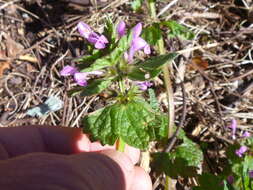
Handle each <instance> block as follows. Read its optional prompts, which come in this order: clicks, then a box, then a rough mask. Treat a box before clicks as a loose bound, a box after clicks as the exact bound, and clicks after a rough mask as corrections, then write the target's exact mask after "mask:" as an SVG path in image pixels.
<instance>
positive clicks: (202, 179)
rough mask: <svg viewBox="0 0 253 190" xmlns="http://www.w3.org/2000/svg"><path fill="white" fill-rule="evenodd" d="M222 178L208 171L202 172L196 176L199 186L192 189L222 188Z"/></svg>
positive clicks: (211, 189) (212, 189) (208, 189)
mask: <svg viewBox="0 0 253 190" xmlns="http://www.w3.org/2000/svg"><path fill="white" fill-rule="evenodd" d="M222 180H223V179H222V178H220V177H218V176H215V175H213V174H210V173H204V174H202V175H200V176H199V177H198V182H199V184H200V185H199V186H198V187H193V190H214V189H215V190H224V184H223V183H222Z"/></svg>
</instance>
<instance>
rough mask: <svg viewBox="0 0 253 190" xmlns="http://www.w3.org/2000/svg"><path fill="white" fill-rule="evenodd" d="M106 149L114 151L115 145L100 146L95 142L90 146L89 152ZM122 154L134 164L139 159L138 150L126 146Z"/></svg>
mask: <svg viewBox="0 0 253 190" xmlns="http://www.w3.org/2000/svg"><path fill="white" fill-rule="evenodd" d="M108 149H116V143H115V144H114V145H113V146H109V145H104V146H103V145H101V143H100V142H98V141H96V142H93V143H91V144H90V151H92V152H94V151H102V150H108ZM124 153H125V154H126V155H127V156H128V157H129V158H130V159H131V160H132V162H133V163H134V164H137V162H138V161H139V159H140V149H137V148H134V147H132V146H129V145H127V144H126V146H125V151H124Z"/></svg>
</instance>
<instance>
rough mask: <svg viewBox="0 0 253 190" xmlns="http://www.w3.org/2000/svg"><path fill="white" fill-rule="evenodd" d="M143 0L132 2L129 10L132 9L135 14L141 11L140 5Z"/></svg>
mask: <svg viewBox="0 0 253 190" xmlns="http://www.w3.org/2000/svg"><path fill="white" fill-rule="evenodd" d="M142 2H143V0H134V1H132V2H131V8H132V9H133V11H134V12H137V11H139V10H140V9H141V4H142Z"/></svg>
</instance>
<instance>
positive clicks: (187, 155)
mask: <svg viewBox="0 0 253 190" xmlns="http://www.w3.org/2000/svg"><path fill="white" fill-rule="evenodd" d="M178 138H179V139H181V140H183V143H182V144H180V145H179V146H177V147H176V149H175V151H174V152H172V153H171V155H172V157H174V158H182V159H185V160H186V161H187V164H188V165H189V166H195V167H198V166H199V165H200V164H201V163H202V161H203V153H202V151H201V150H200V148H199V147H198V145H197V144H196V143H194V142H192V141H191V140H190V139H189V138H187V137H186V135H185V133H184V131H183V130H182V129H180V132H179V135H178Z"/></svg>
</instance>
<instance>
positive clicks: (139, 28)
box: [132, 23, 142, 39]
mask: <svg viewBox="0 0 253 190" xmlns="http://www.w3.org/2000/svg"><path fill="white" fill-rule="evenodd" d="M132 31H133V39H134V38H137V37H139V36H140V35H141V31H142V24H141V23H138V24H136V25H135V27H133V29H132Z"/></svg>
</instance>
